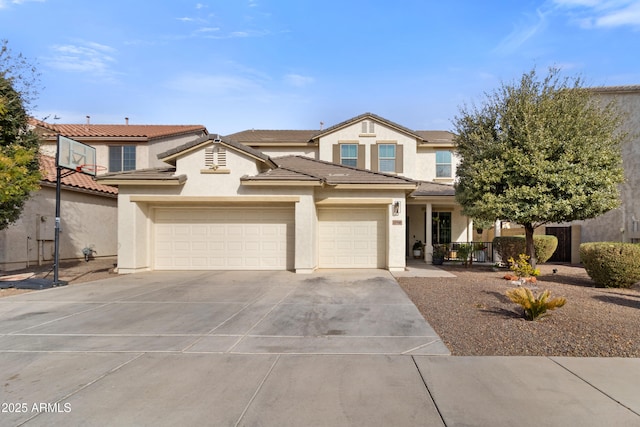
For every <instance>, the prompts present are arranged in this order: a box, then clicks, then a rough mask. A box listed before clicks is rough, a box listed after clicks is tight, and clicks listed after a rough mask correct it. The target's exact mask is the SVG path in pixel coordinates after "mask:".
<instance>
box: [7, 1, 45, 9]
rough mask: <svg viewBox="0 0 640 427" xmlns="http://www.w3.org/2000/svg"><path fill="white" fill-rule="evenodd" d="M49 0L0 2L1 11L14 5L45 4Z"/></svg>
mask: <svg viewBox="0 0 640 427" xmlns="http://www.w3.org/2000/svg"><path fill="white" fill-rule="evenodd" d="M45 1H47V0H0V9H6V8H8V7H9V5H12V4H18V5H20V4H23V3H33V2H35V3H44V2H45Z"/></svg>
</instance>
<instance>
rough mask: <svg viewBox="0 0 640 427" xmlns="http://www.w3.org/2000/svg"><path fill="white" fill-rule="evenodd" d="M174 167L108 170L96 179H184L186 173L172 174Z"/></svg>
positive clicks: (182, 180)
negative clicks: (120, 170) (108, 171)
mask: <svg viewBox="0 0 640 427" xmlns="http://www.w3.org/2000/svg"><path fill="white" fill-rule="evenodd" d="M175 172H176V168H175V167H173V166H167V167H160V168H149V169H136V170H131V171H124V172H110V173H105V174H102V175H99V176H97V177H96V179H97V180H98V181H137V180H145V181H180V182H184V181H185V180H186V178H187V177H186V175H174V174H175Z"/></svg>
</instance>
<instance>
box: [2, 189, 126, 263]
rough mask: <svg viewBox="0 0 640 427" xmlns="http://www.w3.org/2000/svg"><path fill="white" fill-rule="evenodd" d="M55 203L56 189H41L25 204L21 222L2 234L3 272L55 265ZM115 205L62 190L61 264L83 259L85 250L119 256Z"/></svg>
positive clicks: (113, 201) (106, 199)
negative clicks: (41, 265)
mask: <svg viewBox="0 0 640 427" xmlns="http://www.w3.org/2000/svg"><path fill="white" fill-rule="evenodd" d="M55 200H56V195H55V188H54V187H42V188H41V189H40V190H39V191H38V192H36V193H34V195H33V197H32V198H31V199H30V200H29V201H28V202H27V203H26V204H25V207H24V210H23V212H22V215H21V216H20V218H19V219H18V221H17V222H16V223H14V224H13V225H11V226H10V227H9V228H7V229H5V230H3V231H1V232H0V241H1V243H0V270H15V269H20V268H25V267H26V266H27V264H29V265H37V264H38V262H40V263H43V264H51V263H53V258H54V253H53V251H54V243H53V239H54V229H55V226H54V224H55V213H56V204H55ZM116 201H117V200H116V198H114V197H105V196H98V195H94V194H90V193H85V192H79V191H72V190H67V189H63V191H62V194H61V204H60V218H61V220H60V223H61V233H60V259H61V260H70V259H82V258H83V257H84V255H83V254H82V249H83V248H84V247H92V248H93V249H94V250H95V251H96V252H97V253H96V254H95V256H97V257H106V256H115V255H116V252H117V228H118V227H117V203H116ZM27 254H28V255H27Z"/></svg>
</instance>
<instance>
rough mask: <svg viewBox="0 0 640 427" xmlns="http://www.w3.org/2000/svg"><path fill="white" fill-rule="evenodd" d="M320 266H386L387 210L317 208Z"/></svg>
mask: <svg viewBox="0 0 640 427" xmlns="http://www.w3.org/2000/svg"><path fill="white" fill-rule="evenodd" d="M318 223H319V241H320V247H319V252H320V255H319V256H320V259H319V265H320V268H385V267H386V252H387V251H386V248H387V243H386V228H385V224H386V211H385V210H383V209H354V208H348V209H340V208H321V209H319V210H318Z"/></svg>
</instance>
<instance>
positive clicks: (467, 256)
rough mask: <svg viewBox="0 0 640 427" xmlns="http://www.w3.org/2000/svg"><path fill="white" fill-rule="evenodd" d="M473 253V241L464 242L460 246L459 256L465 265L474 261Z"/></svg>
mask: <svg viewBox="0 0 640 427" xmlns="http://www.w3.org/2000/svg"><path fill="white" fill-rule="evenodd" d="M472 253H473V245H472V244H471V243H462V244H461V245H460V246H458V258H460V259H461V260H462V262H463V263H464V266H465V267H466V266H468V265H470V263H473V261H472V258H471V254H472Z"/></svg>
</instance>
